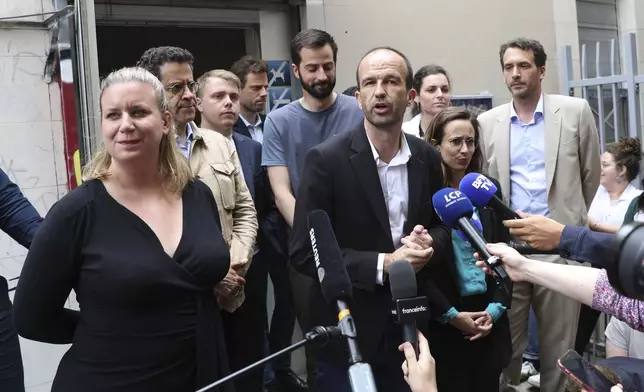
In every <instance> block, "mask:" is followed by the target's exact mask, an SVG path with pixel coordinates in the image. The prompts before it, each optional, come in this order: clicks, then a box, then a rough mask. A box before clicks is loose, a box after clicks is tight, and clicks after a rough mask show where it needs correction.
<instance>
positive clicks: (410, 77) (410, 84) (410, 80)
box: [356, 46, 414, 91]
mask: <svg viewBox="0 0 644 392" xmlns="http://www.w3.org/2000/svg"><path fill="white" fill-rule="evenodd" d="M379 50H388V51H390V52H394V53H396V54H397V55H398V56H400V57H402V59H403V60H405V68H406V69H407V75H405V87H407V90H408V91H409V90H411V89H412V88H414V69H413V68H412V67H411V62H410V61H409V59H408V58H407V56H405V55H404V54H402V52H401V51H399V50H398V49H394V48H392V47H389V46H378V47H376V48H373V49H371V50H369V51H368V52H367V53H365V54H364V56H362V58H361V59H360V61H358V67H357V68H356V84H357V85H358V91H360V64H362V60H364V59H365V57H367V56H369V55H370V54H371V53H373V52H377V51H379Z"/></svg>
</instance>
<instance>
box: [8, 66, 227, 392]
mask: <svg viewBox="0 0 644 392" xmlns="http://www.w3.org/2000/svg"><path fill="white" fill-rule="evenodd" d="M100 104H101V135H102V141H103V145H102V147H101V149H100V151H99V152H98V153H97V154H96V155H95V157H94V158H93V160H92V161H91V162H90V163H89V165H88V166H87V168H86V170H85V176H84V179H85V181H86V182H85V183H84V184H83V185H81V186H80V187H78V188H76V189H75V190H73V191H72V192H70V193H69V194H68V195H66V196H65V197H63V198H62V199H61V200H60V201H59V202H58V203H56V204H55V205H54V206H53V207H52V209H51V210H50V211H49V213H48V214H47V217H46V218H45V220H44V222H43V223H42V225H41V227H40V229H39V230H38V232H37V234H36V237H35V239H34V241H33V243H32V244H31V248H30V250H29V253H28V255H27V259H26V261H25V265H24V268H23V271H22V275H21V277H20V283H19V285H18V289H17V291H16V296H15V324H16V328H17V330H18V333H19V334H20V335H21V336H23V337H24V338H27V339H31V340H36V341H40V342H46V343H54V344H69V343H71V348H70V349H69V351H67V353H66V354H65V356H64V357H63V359H62V360H61V362H60V365H59V367H58V371H57V373H56V377H55V379H54V383H53V387H52V391H53V392H77V391H78V392H81V391H82V392H87V391H93V392H112V391H114V392H116V391H118V392H130V391H132V392H135V391H136V392H140V391H155V392H159V391H168V392H183V391H186V392H188V391H190V392H192V391H194V390H196V389H197V388H199V387H201V386H204V385H207V384H209V383H211V382H213V381H215V380H217V379H219V378H221V377H222V376H224V375H226V374H227V373H228V365H227V359H226V353H225V345H224V341H223V333H222V326H221V316H220V311H219V308H218V305H217V301H216V299H215V296H214V294H213V289H214V287H215V286H216V285H217V283H218V282H220V281H221V280H222V279H223V278H224V276H225V275H226V272H227V271H228V268H229V264H230V260H229V254H228V247H227V246H226V243H225V242H224V240H223V238H222V235H221V228H220V222H219V215H218V213H217V207H216V205H215V201H214V199H213V196H212V193H211V192H210V190H209V189H208V187H207V186H206V185H205V184H203V183H201V182H200V181H195V180H193V178H192V175H191V174H190V168H189V166H188V162H187V160H186V159H185V158H183V157H182V156H181V153H180V152H179V150H178V147H177V144H176V143H175V141H174V138H175V135H174V132H173V130H172V118H171V115H170V112H168V110H167V106H166V102H165V99H164V94H163V86H162V85H161V83H160V82H159V80H158V79H156V78H155V77H154V76H153V75H152V74H151V73H149V72H147V71H145V70H143V69H141V68H124V69H121V70H118V71H115V72H113V73H111V74H110V75H109V76H108V77H107V78H106V79H105V80H104V81H103V84H102V89H101V97H100ZM71 290H74V291H75V292H76V295H77V299H78V302H79V304H80V311H73V310H69V309H65V308H64V305H65V301H66V299H67V297H68V295H69V294H70V291H71ZM224 390H225V391H230V390H231V389H224Z"/></svg>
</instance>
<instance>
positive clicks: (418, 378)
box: [398, 332, 438, 392]
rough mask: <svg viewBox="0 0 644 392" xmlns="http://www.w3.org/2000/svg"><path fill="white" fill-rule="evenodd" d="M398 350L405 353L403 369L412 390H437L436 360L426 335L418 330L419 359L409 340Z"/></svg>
mask: <svg viewBox="0 0 644 392" xmlns="http://www.w3.org/2000/svg"><path fill="white" fill-rule="evenodd" d="M398 350H400V351H403V352H404V353H405V362H403V364H402V371H403V375H404V377H405V382H407V384H408V385H409V388H410V389H411V392H437V391H438V389H437V387H436V362H435V361H434V358H433V357H432V353H431V352H430V351H429V343H427V339H425V336H423V334H422V333H420V332H418V351H419V352H418V359H416V353H415V352H414V348H413V347H412V346H411V344H409V343H408V342H407V343H404V344H401V345H400V346H399V347H398Z"/></svg>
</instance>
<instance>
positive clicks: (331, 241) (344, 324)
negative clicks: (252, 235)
mask: <svg viewBox="0 0 644 392" xmlns="http://www.w3.org/2000/svg"><path fill="white" fill-rule="evenodd" d="M307 222H308V227H309V237H310V240H311V249H312V251H313V259H314V260H315V267H316V268H317V271H318V279H319V280H320V288H321V290H322V296H323V297H324V299H325V301H326V302H327V303H329V304H335V305H337V308H338V321H339V323H338V325H339V327H340V330H341V331H342V335H343V336H345V337H346V340H347V344H348V346H349V382H350V383H351V389H352V390H353V391H364V392H372V391H376V383H375V381H374V378H373V373H372V371H371V366H370V365H369V364H368V363H365V362H363V360H362V355H361V354H360V349H359V347H358V340H357V337H358V334H357V331H356V327H355V323H354V320H353V316H351V311H350V310H349V302H350V301H351V300H352V297H353V289H352V287H351V281H350V280H349V274H348V273H347V269H346V267H345V266H344V259H343V257H342V252H341V251H340V246H339V245H338V241H337V239H336V238H335V233H334V232H333V227H332V226H331V220H330V219H329V216H328V215H327V213H326V212H324V211H323V210H313V211H311V212H310V213H309V214H308V216H307Z"/></svg>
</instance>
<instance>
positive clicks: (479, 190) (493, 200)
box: [458, 173, 521, 220]
mask: <svg viewBox="0 0 644 392" xmlns="http://www.w3.org/2000/svg"><path fill="white" fill-rule="evenodd" d="M458 190H460V191H461V192H463V193H464V194H465V196H467V197H468V199H470V201H471V202H472V204H474V205H475V206H476V207H478V208H483V207H490V209H492V211H494V213H495V214H496V215H498V216H500V217H501V219H503V220H510V219H521V217H520V216H519V214H517V213H516V212H514V211H512V210H511V209H510V207H508V206H507V205H505V203H504V202H503V200H501V199H499V198H498V197H497V196H496V192H497V190H498V188H497V187H496V185H494V183H493V182H492V181H490V179H488V178H487V177H485V176H484V175H483V174H479V173H468V174H466V175H465V177H463V179H462V180H461V183H460V184H458Z"/></svg>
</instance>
